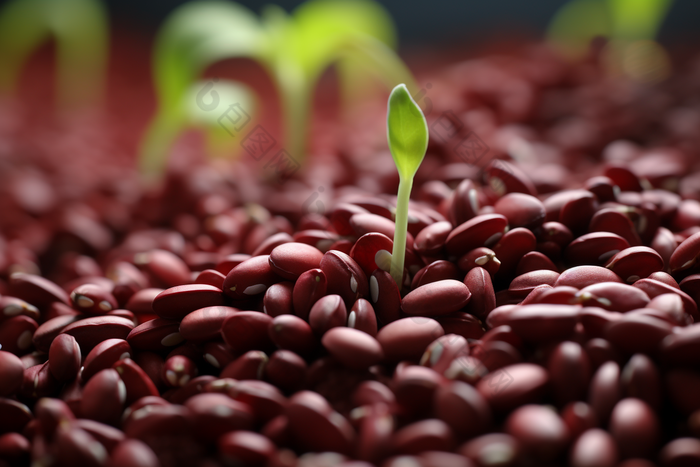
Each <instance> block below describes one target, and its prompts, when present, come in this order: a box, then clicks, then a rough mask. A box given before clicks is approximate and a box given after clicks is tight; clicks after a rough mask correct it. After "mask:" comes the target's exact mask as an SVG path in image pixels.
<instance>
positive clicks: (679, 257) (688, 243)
mask: <svg viewBox="0 0 700 467" xmlns="http://www.w3.org/2000/svg"><path fill="white" fill-rule="evenodd" d="M698 257H700V232H698V233H696V234H693V235H691V236H690V237H688V238H687V239H686V240H684V241H683V242H682V243H681V244H680V245H678V248H676V249H675V250H674V251H673V254H672V255H671V258H670V260H669V263H668V268H669V269H670V271H671V273H675V272H680V271H688V270H691V269H695V268H696V266H697V260H698Z"/></svg>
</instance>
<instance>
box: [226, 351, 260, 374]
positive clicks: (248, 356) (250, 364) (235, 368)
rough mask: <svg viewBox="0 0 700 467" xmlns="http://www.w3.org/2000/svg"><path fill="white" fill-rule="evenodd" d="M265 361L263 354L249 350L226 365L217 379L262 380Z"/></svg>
mask: <svg viewBox="0 0 700 467" xmlns="http://www.w3.org/2000/svg"><path fill="white" fill-rule="evenodd" d="M267 361H268V358H267V355H265V352H262V351H260V350H250V351H248V352H246V353H244V354H243V355H241V356H240V357H238V358H237V359H236V360H234V361H232V362H231V363H229V364H228V365H226V367H225V368H224V369H223V370H221V373H220V374H219V377H220V378H233V379H239V380H243V379H262V376H263V372H264V371H265V365H267Z"/></svg>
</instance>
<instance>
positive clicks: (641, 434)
mask: <svg viewBox="0 0 700 467" xmlns="http://www.w3.org/2000/svg"><path fill="white" fill-rule="evenodd" d="M608 429H609V431H610V434H611V435H612V437H613V438H614V439H615V441H616V443H617V446H618V448H619V450H620V456H621V457H622V458H630V457H642V458H643V457H649V456H651V454H652V453H654V452H655V450H656V446H657V444H658V442H659V439H660V435H661V432H660V427H659V421H658V419H657V417H656V414H655V413H654V411H653V410H652V409H651V407H649V406H648V405H647V404H646V403H645V402H644V401H641V400H639V399H634V398H628V399H622V400H621V401H619V402H618V403H617V404H616V405H615V408H614V409H613V410H612V414H611V415H610V425H609V428H608Z"/></svg>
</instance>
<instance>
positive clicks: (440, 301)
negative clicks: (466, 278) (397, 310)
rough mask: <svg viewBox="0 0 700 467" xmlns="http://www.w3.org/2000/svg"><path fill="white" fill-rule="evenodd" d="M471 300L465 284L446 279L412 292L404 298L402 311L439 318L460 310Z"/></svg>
mask: <svg viewBox="0 0 700 467" xmlns="http://www.w3.org/2000/svg"><path fill="white" fill-rule="evenodd" d="M470 298H471V292H470V291H469V288H468V287H467V286H466V285H465V284H463V283H461V282H459V281H456V280H452V279H446V280H442V281H438V282H433V283H430V284H426V285H424V286H422V287H418V288H417V289H415V290H413V291H411V292H410V293H408V294H407V295H406V296H405V297H404V298H403V300H402V302H401V309H402V310H403V312H404V313H406V314H408V315H412V316H439V315H444V314H447V313H451V312H453V311H458V310H460V309H461V308H462V307H464V306H465V305H466V304H467V303H468V302H469V299H470Z"/></svg>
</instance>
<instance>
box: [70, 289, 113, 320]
mask: <svg viewBox="0 0 700 467" xmlns="http://www.w3.org/2000/svg"><path fill="white" fill-rule="evenodd" d="M70 299H71V302H72V304H73V308H75V309H76V310H78V311H80V312H82V313H86V314H88V315H93V316H99V315H102V314H105V313H107V312H110V311H112V310H114V309H115V308H118V304H117V299H116V298H114V295H112V294H111V293H110V292H109V290H106V289H104V288H103V287H100V286H98V285H95V284H84V285H80V286H78V287H76V288H75V289H74V290H73V291H72V292H71V294H70Z"/></svg>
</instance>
